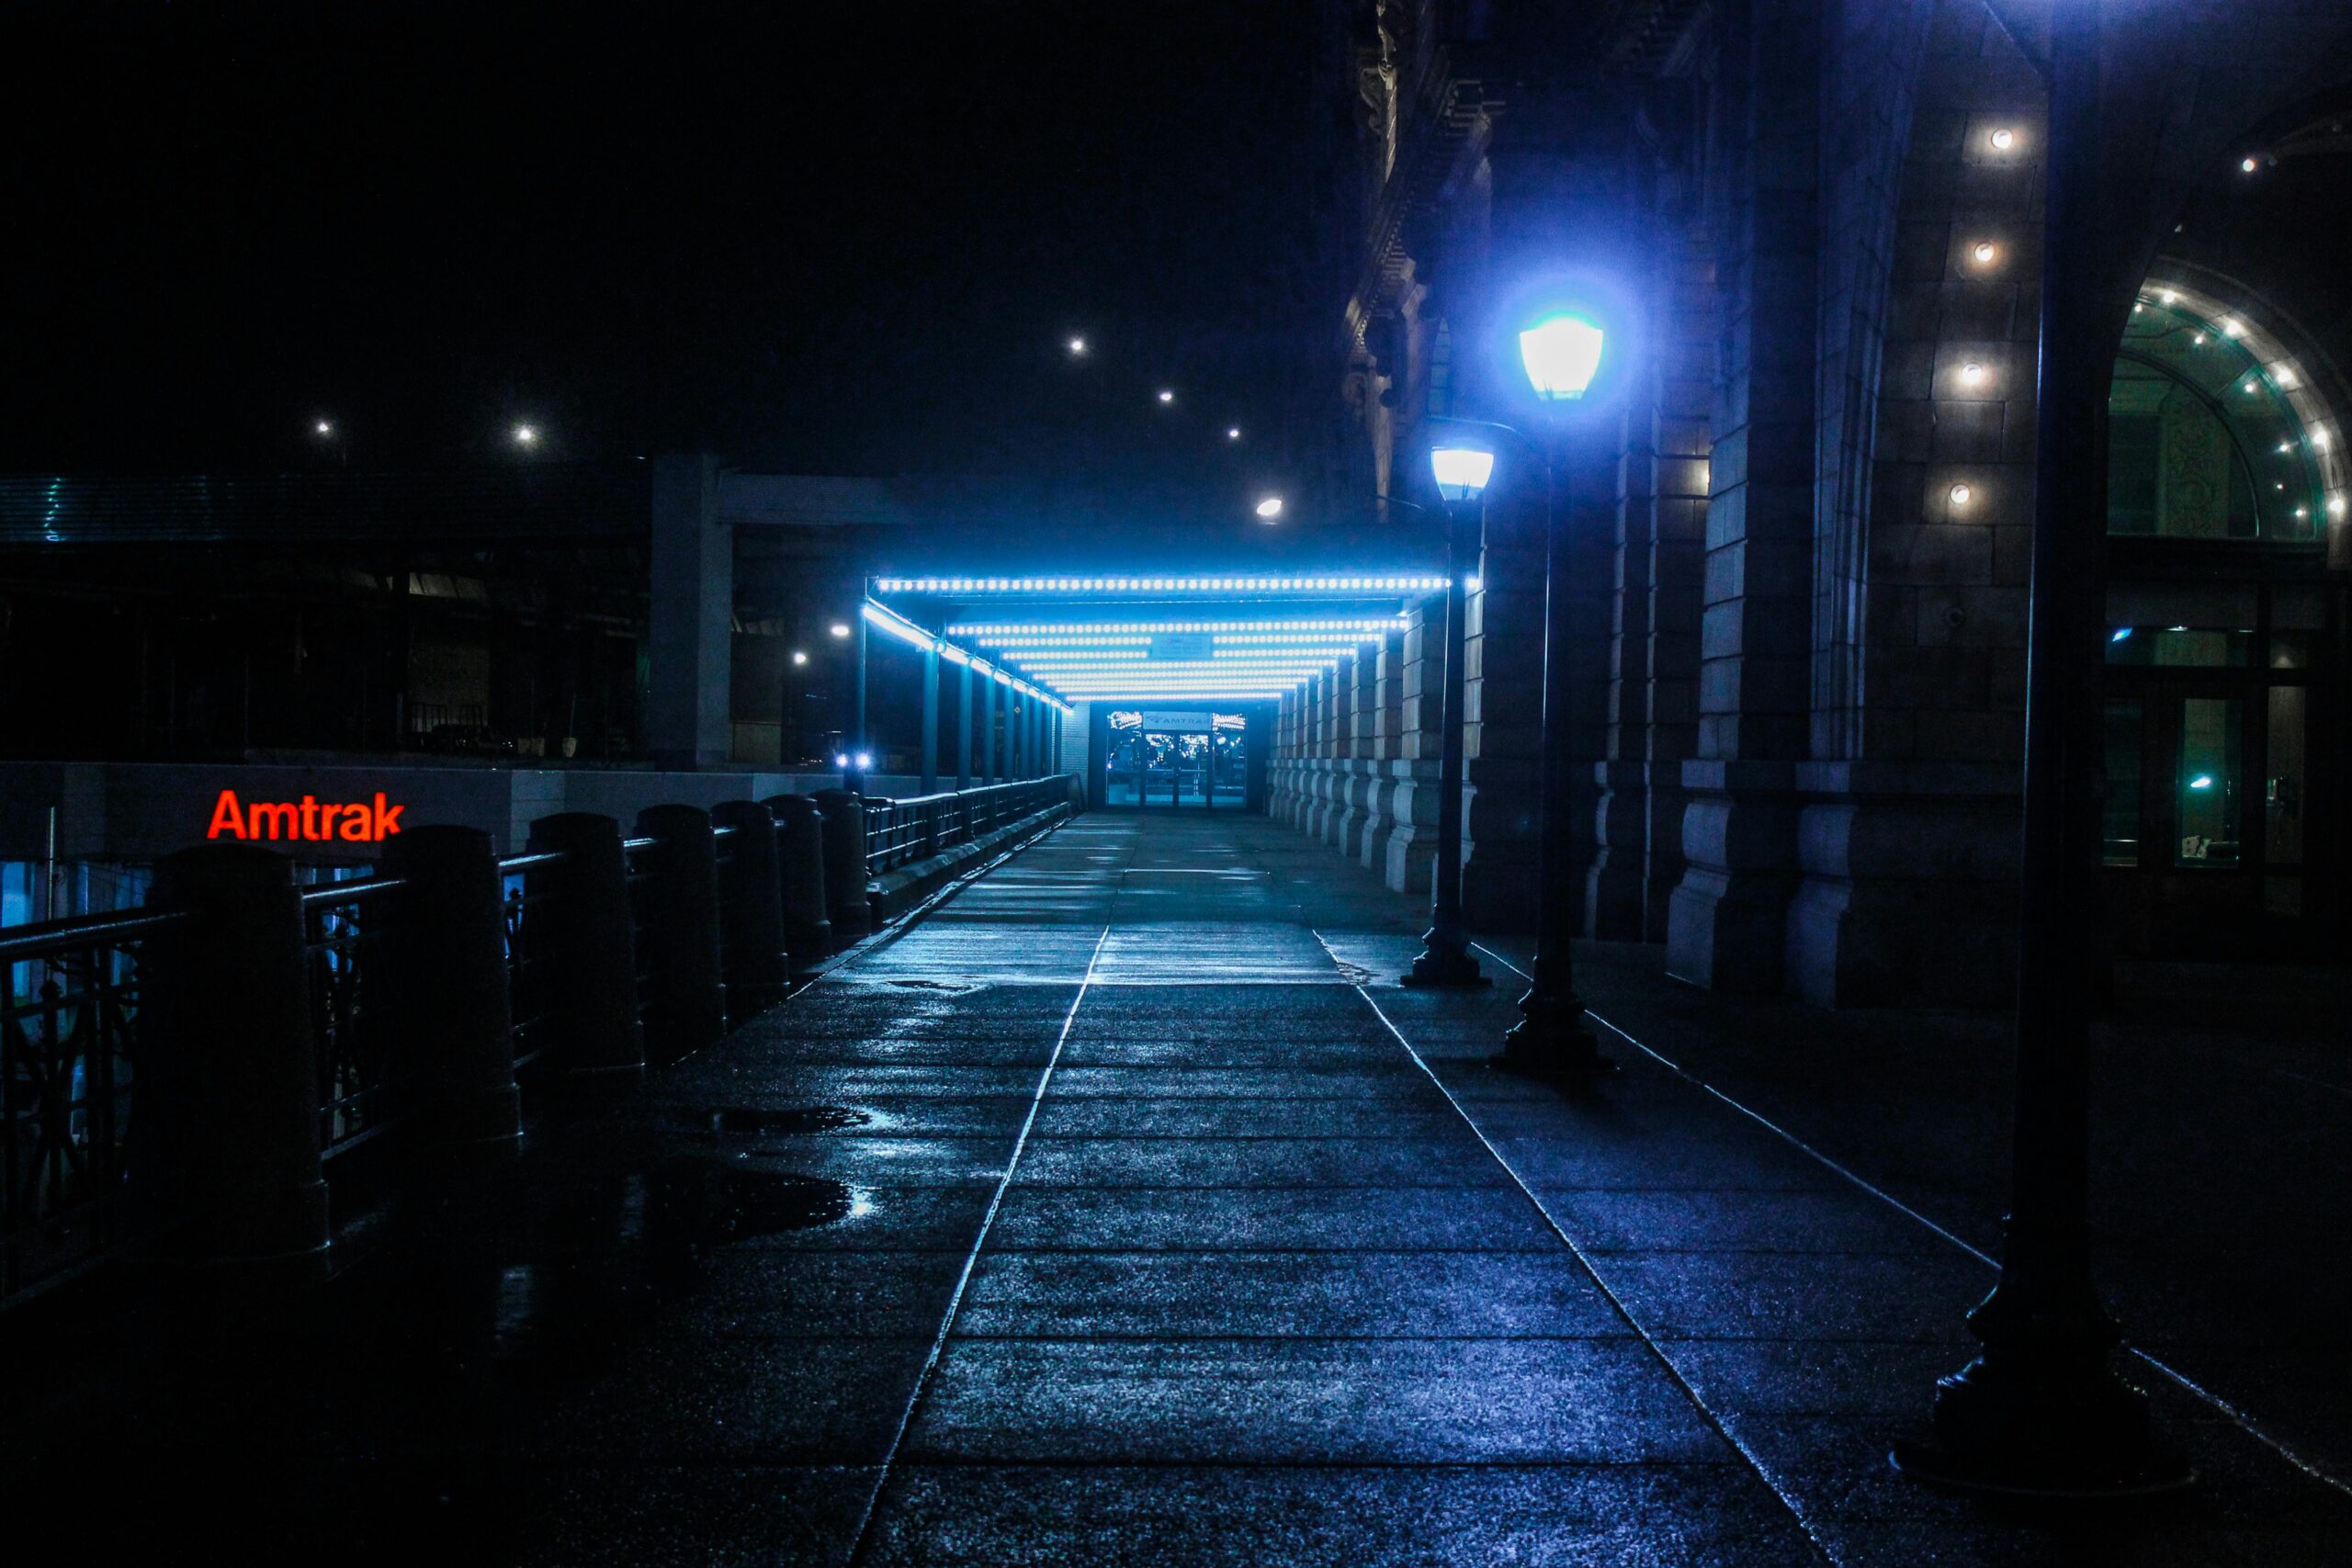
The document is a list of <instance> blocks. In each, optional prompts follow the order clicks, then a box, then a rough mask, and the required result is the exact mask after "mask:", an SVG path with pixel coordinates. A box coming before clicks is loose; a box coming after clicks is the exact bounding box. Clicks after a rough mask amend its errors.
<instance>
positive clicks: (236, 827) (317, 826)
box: [204, 789, 407, 844]
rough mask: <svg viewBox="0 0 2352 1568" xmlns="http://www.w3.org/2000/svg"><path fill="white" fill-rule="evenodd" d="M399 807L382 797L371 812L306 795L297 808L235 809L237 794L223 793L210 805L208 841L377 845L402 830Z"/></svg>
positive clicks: (268, 805) (260, 806) (260, 805)
mask: <svg viewBox="0 0 2352 1568" xmlns="http://www.w3.org/2000/svg"><path fill="white" fill-rule="evenodd" d="M406 809H407V807H402V806H387V805H385V804H384V796H383V793H382V792H381V791H379V792H377V795H376V804H375V805H374V806H341V805H327V806H322V805H321V804H320V803H319V800H318V797H317V796H315V795H304V796H303V797H302V799H301V802H300V804H299V805H297V804H295V803H294V802H291V801H282V802H276V803H266V802H262V801H255V802H254V804H253V805H251V806H247V807H242V808H241V807H239V806H238V804H237V792H236V791H235V790H233V789H224V790H222V791H221V792H220V799H219V800H218V801H215V802H214V803H213V807H212V825H211V826H210V827H209V828H207V829H205V830H204V836H205V837H206V838H208V839H306V840H310V841H311V842H312V843H318V842H321V841H322V840H334V839H340V840H343V841H344V842H345V843H347V844H375V843H381V842H382V841H383V840H386V839H389V838H390V837H391V836H392V835H393V834H394V833H397V832H399V831H400V830H401V812H402V811H404V810H406Z"/></svg>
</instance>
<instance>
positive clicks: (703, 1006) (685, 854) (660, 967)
mask: <svg viewBox="0 0 2352 1568" xmlns="http://www.w3.org/2000/svg"><path fill="white" fill-rule="evenodd" d="M637 828H638V831H639V832H640V833H643V834H644V835H645V836H646V837H648V838H650V839H651V840H653V850H652V852H651V853H650V854H649V855H648V856H647V857H646V869H647V871H648V872H649V873H650V874H649V875H648V877H647V879H646V883H645V932H644V935H645V957H646V964H645V976H646V988H647V990H648V991H649V992H650V994H649V995H648V996H647V997H646V998H645V1032H646V1035H647V1038H648V1040H649V1042H650V1044H651V1046H652V1048H653V1050H654V1052H655V1053H656V1055H658V1057H659V1058H660V1059H661V1060H663V1061H675V1060H677V1059H678V1058H679V1057H681V1056H683V1055H686V1054H687V1053H688V1052H690V1051H698V1050H700V1049H701V1048H702V1047H704V1046H705V1045H707V1044H709V1043H711V1042H712V1041H714V1040H717V1039H718V1037H719V1036H720V1035H722V1034H724V1033H726V1032H727V984H726V982H725V981H724V980H722V979H721V978H720V977H719V966H718V850H717V846H716V845H715V844H714V842H713V841H712V839H711V833H710V813H709V812H707V811H705V810H704V809H703V808H702V807H699V806H649V807H646V808H645V809H644V810H642V811H640V812H639V813H638V814H637Z"/></svg>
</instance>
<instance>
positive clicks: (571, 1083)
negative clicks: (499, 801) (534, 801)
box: [523, 811, 645, 1093]
mask: <svg viewBox="0 0 2352 1568" xmlns="http://www.w3.org/2000/svg"><path fill="white" fill-rule="evenodd" d="M531 850H532V852H534V853H538V852H549V853H556V854H560V855H562V856H563V857H564V858H563V859H562V860H560V861H559V862H557V863H555V864H553V865H551V866H548V867H545V868H543V869H541V870H538V871H535V872H533V873H532V874H531V881H532V890H533V894H534V898H533V901H532V903H531V904H530V905H529V907H528V908H526V911H525V914H524V917H523V918H524V921H525V924H526V933H527V934H526V953H528V955H529V958H530V964H531V967H532V969H533V971H534V972H535V973H534V974H533V975H532V976H530V991H531V994H532V995H533V996H535V997H537V998H544V1001H545V1007H546V1011H545V1013H544V1015H543V1021H542V1025H541V1026H542V1027H543V1028H545V1029H546V1030H547V1032H548V1036H549V1039H550V1041H551V1043H552V1044H553V1046H554V1051H555V1058H556V1061H557V1063H558V1064H559V1065H560V1066H561V1068H562V1070H563V1075H564V1079H565V1082H566V1084H567V1086H568V1087H570V1088H571V1089H575V1090H581V1091H587V1092H591V1093H593V1092H595V1091H596V1090H597V1089H604V1088H623V1087H627V1086H628V1085H631V1084H635V1083H637V1082H638V1081H639V1080H641V1079H642V1078H643V1077H645V1028H644V1026H643V1025H642V1024H640V1023H639V1021H638V1018H637V943H636V939H635V937H634V935H633V934H632V933H631V931H630V930H629V896H628V857H627V856H625V855H624V854H623V853H622V852H621V825H620V824H619V823H618V822H616V821H614V820H613V819H612V818H609V817H600V816H597V815H596V814H595V813H594V812H589V811H562V812H558V813H557V814H556V815H554V816H552V817H542V818H539V819H538V820H537V821H536V822H534V823H532V824H531Z"/></svg>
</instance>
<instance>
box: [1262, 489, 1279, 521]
mask: <svg viewBox="0 0 2352 1568" xmlns="http://www.w3.org/2000/svg"><path fill="white" fill-rule="evenodd" d="M1257 511H1258V520H1259V521H1260V522H1261V523H1272V521H1273V520H1274V519H1275V518H1277V517H1280V516H1281V515H1282V514H1283V498H1282V497H1281V496H1278V495H1270V496H1268V497H1266V499H1265V500H1263V501H1261V502H1259V503H1258V508H1257Z"/></svg>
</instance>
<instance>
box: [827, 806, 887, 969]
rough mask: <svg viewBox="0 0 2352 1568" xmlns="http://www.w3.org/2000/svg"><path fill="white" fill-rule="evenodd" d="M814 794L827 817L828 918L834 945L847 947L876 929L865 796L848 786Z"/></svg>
mask: <svg viewBox="0 0 2352 1568" xmlns="http://www.w3.org/2000/svg"><path fill="white" fill-rule="evenodd" d="M814 798H815V800H816V802H817V809H818V810H819V811H820V812H822V813H824V818H825V834H824V837H825V918H826V919H829V920H831V921H832V922H833V945H834V946H836V947H847V946H848V945H849V944H850V943H851V942H855V941H856V940H857V939H858V938H859V937H862V936H864V935H865V934H866V933H867V932H868V931H872V930H873V929H874V910H873V908H872V906H871V905H869V904H868V903H867V902H866V898H865V886H866V880H867V878H866V875H865V797H864V796H863V795H853V794H851V793H850V792H849V791H848V790H845V789H820V790H819V791H818V792H817V794H816V795H815V796H814Z"/></svg>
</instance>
